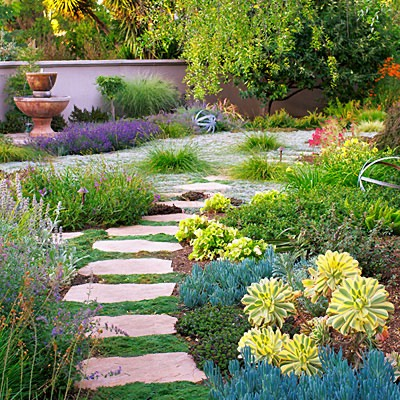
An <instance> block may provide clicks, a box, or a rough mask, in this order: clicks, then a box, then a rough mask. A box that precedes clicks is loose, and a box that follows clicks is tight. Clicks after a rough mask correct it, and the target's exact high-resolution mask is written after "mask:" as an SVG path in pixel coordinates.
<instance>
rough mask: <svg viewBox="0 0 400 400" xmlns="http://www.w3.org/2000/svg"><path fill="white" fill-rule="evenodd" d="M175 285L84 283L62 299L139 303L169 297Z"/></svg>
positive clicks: (73, 287) (72, 289) (73, 288)
mask: <svg viewBox="0 0 400 400" xmlns="http://www.w3.org/2000/svg"><path fill="white" fill-rule="evenodd" d="M174 287H175V283H157V284H136V283H120V284H115V285H110V284H101V283H85V284H83V285H77V286H72V287H71V288H70V289H69V291H68V292H67V294H66V295H65V297H64V300H65V301H77V302H82V303H83V302H86V301H97V302H98V303H119V302H121V301H141V300H150V299H155V298H157V297H160V296H171V295H172V292H173V290H174Z"/></svg>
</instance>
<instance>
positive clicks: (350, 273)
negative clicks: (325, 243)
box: [303, 250, 361, 303]
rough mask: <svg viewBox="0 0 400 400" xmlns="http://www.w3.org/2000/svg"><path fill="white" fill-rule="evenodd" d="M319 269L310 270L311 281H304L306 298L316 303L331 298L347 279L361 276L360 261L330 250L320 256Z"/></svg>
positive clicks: (347, 254)
mask: <svg viewBox="0 0 400 400" xmlns="http://www.w3.org/2000/svg"><path fill="white" fill-rule="evenodd" d="M316 265H317V267H318V269H316V270H315V269H314V268H309V269H308V271H309V272H310V274H311V279H304V280H303V285H304V287H305V290H304V296H306V297H309V298H310V299H311V302H313V303H315V302H316V301H317V300H318V298H319V297H320V296H321V295H323V296H329V294H330V293H331V292H332V291H333V290H335V289H336V288H337V287H338V286H339V285H340V284H341V282H342V281H343V279H346V278H354V277H356V276H360V275H361V270H360V268H359V266H358V261H357V260H355V259H354V258H353V257H352V256H351V255H350V254H349V253H346V252H345V253H339V252H337V251H335V252H332V251H331V250H328V251H327V252H326V253H325V254H324V255H323V254H320V255H319V256H318V258H317V260H316Z"/></svg>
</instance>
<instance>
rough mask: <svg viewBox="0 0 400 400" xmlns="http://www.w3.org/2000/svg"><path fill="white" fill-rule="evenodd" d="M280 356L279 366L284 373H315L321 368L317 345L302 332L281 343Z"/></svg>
mask: <svg viewBox="0 0 400 400" xmlns="http://www.w3.org/2000/svg"><path fill="white" fill-rule="evenodd" d="M280 357H281V365H280V368H281V370H282V372H283V373H285V374H290V373H294V374H295V375H303V374H306V375H315V374H318V373H320V372H321V370H322V365H321V361H320V358H319V355H318V347H317V345H316V344H315V343H314V342H313V340H312V339H311V338H309V337H308V336H306V335H304V334H302V333H301V334H296V335H294V336H293V339H291V340H289V341H287V342H286V343H284V344H283V350H282V352H281V353H280Z"/></svg>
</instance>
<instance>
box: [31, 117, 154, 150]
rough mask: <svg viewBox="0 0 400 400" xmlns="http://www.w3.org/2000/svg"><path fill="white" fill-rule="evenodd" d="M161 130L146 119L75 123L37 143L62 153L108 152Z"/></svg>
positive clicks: (149, 137) (138, 142)
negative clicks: (52, 136)
mask: <svg viewBox="0 0 400 400" xmlns="http://www.w3.org/2000/svg"><path fill="white" fill-rule="evenodd" d="M159 132H160V129H159V127H158V126H157V125H156V124H154V123H152V122H150V121H142V120H133V121H128V120H119V121H110V122H105V123H97V124H96V123H72V124H70V125H69V126H68V127H67V128H65V129H64V130H63V131H62V132H60V133H59V134H57V136H55V137H54V138H40V139H37V140H36V145H37V146H38V147H39V148H40V149H42V150H46V151H48V152H50V153H52V154H55V155H60V156H64V155H70V154H81V155H84V154H97V153H108V152H110V151H116V150H121V149H126V148H129V147H134V146H136V145H138V144H140V143H142V142H145V141H148V140H150V139H151V138H153V137H155V136H156V135H157V134H158V133H159Z"/></svg>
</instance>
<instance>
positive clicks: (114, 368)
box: [77, 352, 206, 390]
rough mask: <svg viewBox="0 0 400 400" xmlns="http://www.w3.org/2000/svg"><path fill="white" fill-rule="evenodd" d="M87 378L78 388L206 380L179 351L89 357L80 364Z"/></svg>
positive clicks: (193, 364) (185, 354)
mask: <svg viewBox="0 0 400 400" xmlns="http://www.w3.org/2000/svg"><path fill="white" fill-rule="evenodd" d="M82 371H84V373H85V376H86V377H87V379H84V380H82V381H80V382H78V384H77V386H78V387H79V388H81V389H92V390H95V389H97V388H99V387H114V386H122V385H126V384H128V383H134V382H142V383H167V382H179V381H189V382H200V381H202V380H203V379H206V376H205V374H204V373H203V372H202V371H200V370H199V369H198V368H197V367H196V364H195V363H194V361H193V359H192V357H191V356H190V355H189V354H187V353H183V352H176V353H156V354H146V355H144V356H140V357H107V358H89V359H88V360H85V361H84V362H83V365H82Z"/></svg>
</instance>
